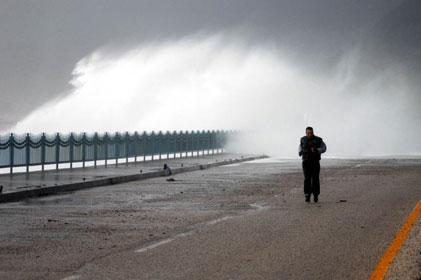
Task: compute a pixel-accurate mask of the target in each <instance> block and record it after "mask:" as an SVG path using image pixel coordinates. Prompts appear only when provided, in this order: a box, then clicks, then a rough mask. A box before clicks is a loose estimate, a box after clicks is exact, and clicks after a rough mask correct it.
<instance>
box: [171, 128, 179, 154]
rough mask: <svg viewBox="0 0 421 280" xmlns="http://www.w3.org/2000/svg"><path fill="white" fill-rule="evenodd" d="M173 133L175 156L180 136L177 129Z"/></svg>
mask: <svg viewBox="0 0 421 280" xmlns="http://www.w3.org/2000/svg"><path fill="white" fill-rule="evenodd" d="M172 134H173V135H174V158H175V155H176V154H177V138H178V134H177V132H175V131H173V133H172Z"/></svg>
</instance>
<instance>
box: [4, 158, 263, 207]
mask: <svg viewBox="0 0 421 280" xmlns="http://www.w3.org/2000/svg"><path fill="white" fill-rule="evenodd" d="M263 158H267V156H266V155H263V156H255V157H245V158H241V159H233V160H224V161H220V162H214V163H207V164H200V165H194V166H188V167H179V168H174V169H172V170H171V171H172V174H173V175H175V174H180V173H184V172H191V171H196V170H204V169H208V168H212V167H217V166H222V165H228V164H233V163H239V162H244V161H252V160H256V159H263ZM164 176H166V174H165V170H159V171H151V172H146V173H139V174H131V175H124V176H116V177H107V178H102V179H96V180H91V181H84V182H79V183H70V184H63V185H58V186H50V187H43V188H39V189H32V190H24V191H17V192H10V193H4V194H0V203H6V202H16V201H20V200H23V199H25V198H31V197H40V196H46V195H52V194H57V193H60V192H70V191H77V190H82V189H88V188H95V187H103V186H108V185H115V184H121V183H126V182H131V181H139V180H145V179H150V178H157V177H164Z"/></svg>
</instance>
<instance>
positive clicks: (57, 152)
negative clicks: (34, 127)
mask: <svg viewBox="0 0 421 280" xmlns="http://www.w3.org/2000/svg"><path fill="white" fill-rule="evenodd" d="M59 161H60V134H59V133H58V132H57V134H56V170H58V163H59Z"/></svg>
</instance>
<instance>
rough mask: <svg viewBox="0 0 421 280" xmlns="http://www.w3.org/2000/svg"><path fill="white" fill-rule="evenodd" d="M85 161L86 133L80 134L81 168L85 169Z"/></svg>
mask: <svg viewBox="0 0 421 280" xmlns="http://www.w3.org/2000/svg"><path fill="white" fill-rule="evenodd" d="M85 161H86V133H85V132H84V133H83V134H82V168H85Z"/></svg>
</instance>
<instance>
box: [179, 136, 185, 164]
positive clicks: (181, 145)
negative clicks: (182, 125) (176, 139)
mask: <svg viewBox="0 0 421 280" xmlns="http://www.w3.org/2000/svg"><path fill="white" fill-rule="evenodd" d="M179 135H180V146H179V147H180V158H183V144H184V135H183V132H182V131H180V132H179Z"/></svg>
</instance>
